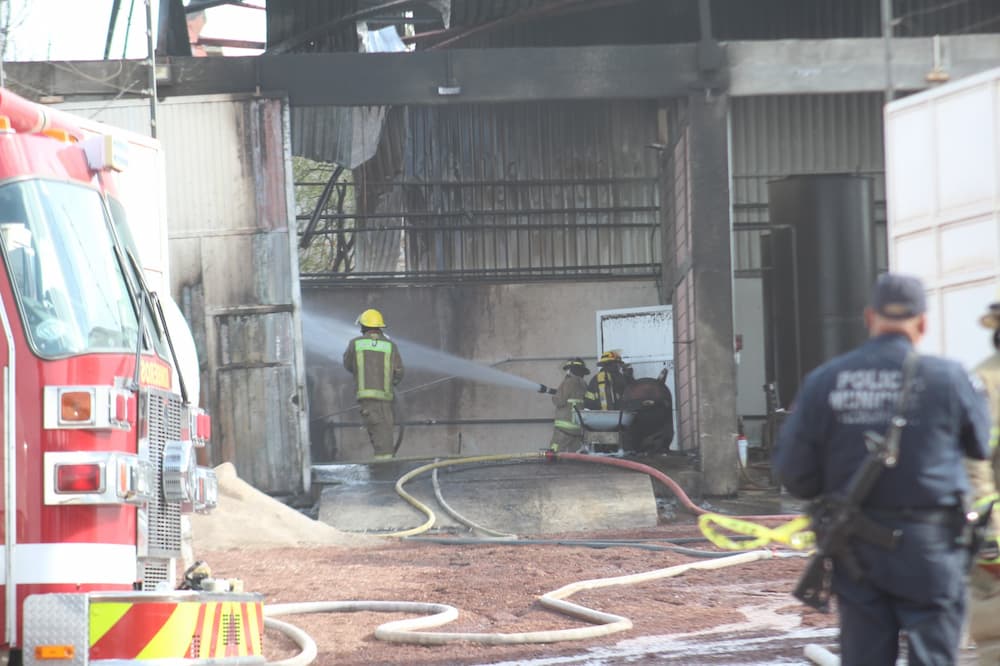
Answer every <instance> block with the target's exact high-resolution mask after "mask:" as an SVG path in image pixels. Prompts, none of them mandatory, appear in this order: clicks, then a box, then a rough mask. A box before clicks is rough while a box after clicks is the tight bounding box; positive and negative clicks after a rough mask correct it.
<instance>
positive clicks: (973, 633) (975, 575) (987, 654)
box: [969, 566, 1000, 666]
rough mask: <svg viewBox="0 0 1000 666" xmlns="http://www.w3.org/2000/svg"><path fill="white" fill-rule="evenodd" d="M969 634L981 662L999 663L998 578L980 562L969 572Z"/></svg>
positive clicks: (999, 597)
mask: <svg viewBox="0 0 1000 666" xmlns="http://www.w3.org/2000/svg"><path fill="white" fill-rule="evenodd" d="M969 637H970V638H971V639H972V640H973V641H975V643H976V658H977V660H978V662H979V663H980V664H990V665H991V666H993V665H995V664H998V663H1000V579H998V578H997V577H996V576H995V575H993V574H992V573H990V572H989V571H986V570H985V569H983V568H982V567H979V566H974V567H972V573H971V574H970V576H969Z"/></svg>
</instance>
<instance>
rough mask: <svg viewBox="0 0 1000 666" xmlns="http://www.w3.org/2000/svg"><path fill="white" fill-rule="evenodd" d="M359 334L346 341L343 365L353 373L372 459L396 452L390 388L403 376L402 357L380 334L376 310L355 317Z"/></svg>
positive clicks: (389, 456)
mask: <svg viewBox="0 0 1000 666" xmlns="http://www.w3.org/2000/svg"><path fill="white" fill-rule="evenodd" d="M355 323H357V324H358V325H359V326H361V335H359V336H358V337H356V338H354V339H353V340H351V341H350V342H349V343H348V344H347V350H346V351H345V352H344V367H345V368H347V371H348V372H350V373H351V374H352V375H354V381H355V384H356V386H357V398H358V406H359V407H360V408H361V420H362V421H363V422H364V424H365V428H367V430H368V438H369V439H370V440H371V443H372V447H373V448H374V449H375V459H376V460H384V459H388V458H392V456H393V455H394V454H395V451H394V447H393V441H392V429H393V426H394V425H395V422H394V419H393V414H392V401H393V398H394V396H393V392H392V389H393V387H394V386H395V385H396V384H398V383H399V382H400V381H402V379H403V359H402V357H401V356H400V355H399V349H398V348H397V346H396V344H395V343H394V342H392V341H391V340H389V338H387V337H386V336H385V334H384V333H382V329H383V328H385V320H384V319H382V313H381V312H379V311H378V310H365V311H364V312H362V313H361V316H360V317H358V319H357V322H355Z"/></svg>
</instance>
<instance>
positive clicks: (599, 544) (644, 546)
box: [406, 536, 750, 559]
mask: <svg viewBox="0 0 1000 666" xmlns="http://www.w3.org/2000/svg"><path fill="white" fill-rule="evenodd" d="M406 540H407V541H422V542H424V543H437V544H442V545H446V546H484V545H488V546H577V547H580V548H602V549H603V548H638V549H640V550H651V551H661V552H662V551H667V552H671V553H679V554H681V555H689V556H691V557H704V558H709V559H711V558H717V557H729V556H730V555H733V554H734V553H731V552H729V553H720V552H718V551H714V550H700V549H698V548H684V547H683V546H666V545H660V544H655V543H648V542H641V541H594V540H587V539H579V540H578V539H520V538H519V539H509V538H489V537H426V536H414V537H406ZM743 552H750V551H743Z"/></svg>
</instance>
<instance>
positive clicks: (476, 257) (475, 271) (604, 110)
mask: <svg viewBox="0 0 1000 666" xmlns="http://www.w3.org/2000/svg"><path fill="white" fill-rule="evenodd" d="M658 109H659V106H658V104H657V103H656V102H655V101H593V102H573V103H567V102H548V103H530V104H496V105H456V106H442V107H409V108H406V109H399V111H403V112H404V113H403V114H401V115H399V116H395V115H394V114H390V121H389V122H388V123H386V131H385V132H383V135H382V140H381V142H380V143H379V148H378V153H377V156H376V158H375V159H373V160H372V161H370V162H369V163H367V164H365V165H364V167H363V168H362V169H355V172H354V178H353V181H352V182H351V183H348V184H345V185H344V187H347V188H349V189H351V190H352V195H351V196H350V197H348V198H349V200H350V201H351V202H352V205H353V209H352V210H347V211H344V212H339V211H336V210H331V211H327V212H325V213H324V214H323V215H322V216H321V218H320V219H322V224H321V225H319V226H317V227H316V229H315V233H316V234H321V235H325V236H327V237H328V238H330V239H332V242H333V243H334V244H335V245H336V246H337V247H340V245H341V244H349V243H354V247H353V249H352V250H351V252H353V254H352V259H353V261H352V262H350V263H351V264H353V266H354V267H355V268H354V270H353V272H352V273H350V274H348V273H346V272H342V273H334V272H333V269H332V268H331V270H329V271H322V270H314V271H313V272H310V273H308V274H304V275H303V277H304V279H307V280H311V281H317V280H318V281H335V280H337V279H341V280H342V279H346V278H349V277H351V276H352V275H353V276H354V277H359V276H362V275H366V276H367V277H369V278H380V279H386V280H393V279H395V280H406V281H413V280H420V279H440V278H442V277H466V278H470V279H471V278H484V279H495V278H515V279H516V278H519V277H528V278H537V277H560V276H578V277H579V276H593V277H602V278H607V277H612V276H618V277H621V276H641V277H658V276H659V272H660V267H659V264H660V257H661V241H660V221H659V205H660V204H659V187H658V180H657V178H658V167H657V152H656V150H654V149H653V148H651V147H650V146H651V145H652V144H656V143H657V141H658V138H657V137H658ZM313 111H314V112H315V111H316V110H315V109H314V110H313ZM312 115H313V117H316V118H318V117H321V116H319V115H318V114H316V113H313V114H312ZM299 117H300V116H293V118H299ZM343 117H344V115H343V114H341V113H339V110H336V109H335V110H333V113H332V114H331V115H330V116H329V117H328V120H329V121H330V122H331V123H333V122H336V119H337V118H343ZM327 124H328V123H312V124H303V125H299V126H297V130H296V132H295V136H296V137H297V138H296V141H295V145H296V146H299V147H300V148H301V149H303V150H304V149H306V148H307V147H313V148H316V147H319V146H320V145H321V144H323V142H324V139H323V137H325V136H327V132H326V130H325V127H326V126H327ZM355 138H357V137H355ZM324 145H325V144H324ZM328 149H329V150H331V152H330V153H329V154H323V155H316V154H315V153H314V155H315V156H319V157H324V158H325V160H331V159H333V158H335V157H336V156H338V155H340V154H341V151H339V150H336V149H335V147H334V146H328ZM304 217H306V218H308V217H309V216H304ZM333 222H336V224H333ZM401 238H405V241H404V242H403V245H402V248H401V245H400V243H401Z"/></svg>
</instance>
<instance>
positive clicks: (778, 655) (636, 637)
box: [192, 466, 973, 666]
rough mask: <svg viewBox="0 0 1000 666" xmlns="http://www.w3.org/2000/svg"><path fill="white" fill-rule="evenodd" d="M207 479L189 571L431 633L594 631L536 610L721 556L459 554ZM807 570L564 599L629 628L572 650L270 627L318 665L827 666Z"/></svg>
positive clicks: (229, 476)
mask: <svg viewBox="0 0 1000 666" xmlns="http://www.w3.org/2000/svg"><path fill="white" fill-rule="evenodd" d="M216 471H217V473H218V475H219V478H220V498H219V507H218V508H217V509H216V510H215V511H214V512H212V514H210V515H207V516H202V515H196V516H194V517H193V520H192V522H193V534H194V540H193V541H194V552H195V556H196V558H197V559H201V560H204V561H206V562H207V563H208V564H209V565H210V567H211V569H212V572H213V574H214V576H215V577H217V578H240V579H242V580H243V581H244V583H245V588H246V590H247V591H248V592H256V593H260V594H262V595H263V596H264V603H265V606H267V605H274V604H282V603H292V602H307V601H407V602H423V603H442V604H448V605H450V606H453V607H455V608H457V609H458V611H459V615H458V619H457V620H455V621H454V622H451V623H450V624H446V625H443V626H440V627H437V628H434V629H431V631H442V632H477V633H487V632H488V633H507V634H509V633H515V632H529V631H540V630H554V629H569V628H579V627H587V626H591V625H588V624H587V623H586V622H584V621H582V620H579V619H575V618H572V617H569V616H566V615H562V614H559V613H556V612H554V611H552V610H549V609H547V608H545V607H543V606H542V605H541V604H540V602H539V601H538V598H539V597H540V596H541V595H543V594H545V593H547V592H551V591H553V590H556V589H558V588H560V587H562V586H564V585H568V584H571V583H576V582H579V581H587V580H593V579H602V578H610V577H620V576H625V575H631V574H639V573H644V572H650V571H655V570H660V569H664V568H667V567H671V566H674V565H679V564H685V563H690V562H710V561H714V560H710V559H709V558H705V557H695V556H693V555H692V554H691V553H689V552H686V551H685V549H692V548H694V549H699V551H700V552H703V553H704V552H712V553H722V552H723V551H720V550H719V549H717V548H715V547H713V546H711V545H710V544H708V543H707V542H705V541H703V540H698V539H697V538H698V537H700V536H701V534H700V532H699V531H698V528H697V525H696V524H695V522H694V518H693V516H690V515H688V514H686V513H683V512H678V513H677V514H676V516H675V518H673V519H670V520H669V521H666V522H663V524H661V525H659V526H658V527H655V528H649V529H644V530H635V531H629V532H615V533H607V532H603V533H596V532H588V533H586V534H567V535H558V536H559V539H560V540H567V541H568V540H574V539H575V540H587V541H591V542H594V541H608V540H619V541H631V542H641V543H642V544H644V545H645V547H643V548H640V547H637V546H635V545H634V543H633V544H632V545H627V544H621V545H616V546H614V547H603V548H595V547H590V546H586V545H582V544H570V545H555V544H520V545H513V544H511V545H507V544H498V543H477V544H462V545H458V544H442V543H436V542H431V541H428V540H426V538H425V537H419V538H417V539H399V538H389V537H376V536H363V535H354V534H347V533H344V532H341V531H339V530H336V529H334V528H332V527H330V526H329V525H326V524H324V523H320V522H318V521H315V520H312V519H311V518H309V517H307V516H306V515H304V514H303V513H300V512H298V511H296V510H294V509H292V508H290V507H288V506H286V505H284V504H282V503H281V502H279V501H277V500H275V499H273V498H270V497H268V496H267V495H264V494H263V493H261V492H259V491H257V490H256V489H254V488H252V487H251V486H250V485H249V484H246V483H245V482H243V481H242V480H240V479H239V478H238V477H237V476H236V474H235V471H234V470H233V469H232V467H231V466H222V467H220V468H217V470H216ZM661 522H662V521H661ZM439 536H440V538H447V536H446V535H439ZM421 538H424V539H425V540H420V539H421ZM547 538H548V539H555V537H553V536H552V535H548V536H547ZM692 538H694V539H695V540H693V541H690V539H692ZM677 540H680V541H681V542H680V543H678V542H677ZM654 549H655V550H654ZM679 549H680V550H679ZM775 552H780V551H775ZM785 552H786V553H787V552H789V551H785ZM805 564H806V560H805V559H803V558H801V557H794V558H789V557H776V558H773V559H766V560H761V561H756V562H750V563H745V564H739V565H736V566H729V567H725V568H721V569H716V570H690V571H686V572H684V573H683V574H681V575H679V576H676V577H670V578H659V579H657V580H649V581H647V582H642V583H639V584H631V585H616V586H611V587H603V588H601V589H591V590H585V591H581V592H578V593H577V594H574V595H572V596H570V597H568V598H567V600H568V601H571V602H573V603H576V604H581V605H583V606H586V607H588V608H593V609H597V610H600V611H604V612H607V613H614V614H616V615H621V616H625V617H627V618H629V619H630V620H631V621H632V623H633V627H632V628H631V629H629V630H627V631H622V632H620V633H615V634H611V635H607V636H604V637H600V638H592V639H587V640H582V641H563V642H557V643H546V644H524V645H482V644H472V643H467V642H466V643H448V644H444V645H427V646H422V645H417V644H410V643H392V642H385V641H382V640H379V639H376V638H375V636H374V632H375V630H376V628H377V627H378V626H379V625H381V624H383V623H386V622H390V621H395V620H400V619H404V618H407V617H415V616H414V615H410V614H403V613H376V612H371V611H358V612H337V613H315V614H299V615H294V616H281V617H280V618H279V619H281V620H283V621H287V622H290V623H292V624H294V625H296V626H298V627H300V628H301V629H303V630H304V631H306V632H307V633H308V634H309V635H310V636H311V637H312V638H313V639H314V640H315V641H316V643H317V646H318V657H317V659H316V661H315V662H313V663H316V664H337V665H338V666H352V665H361V664H365V665H369V664H376V665H377V664H383V665H393V666H396V665H411V664H412V665H418V664H446V665H450V664H454V665H466V664H505V666H506V665H514V664H535V665H539V666H540V665H541V664H587V665H590V666H593V665H598V664H626V663H628V664H649V663H671V664H699V665H700V664H706V665H707V664H779V663H780V664H807V663H809V662H808V661H807V659H806V658H805V656H804V653H803V650H804V647H805V646H806V645H807V644H810V643H815V644H818V645H821V646H823V647H825V648H827V649H830V650H833V651H835V650H836V635H837V634H836V615H834V614H823V613H819V612H817V611H814V610H812V609H810V608H808V607H805V606H803V605H802V604H800V603H799V602H798V601H797V600H796V599H795V598H794V597H792V596H791V590H792V589H793V587H794V585H795V582H796V581H797V579H798V577H799V574H800V573H801V571H802V569H803V568H804V566H805ZM967 652H968V651H967ZM297 653H298V648H297V647H296V646H295V644H294V643H293V642H292V641H291V640H290V639H288V638H287V637H285V636H284V635H283V634H281V633H279V632H277V631H272V630H268V631H266V633H265V655H266V656H267V658H268V660H269V661H275V660H279V659H286V658H289V657H292V656H294V655H295V654H297ZM968 657H969V655H968V654H965V655H963V660H962V661H961V663H962V664H967V663H973V661H971V660H970V659H969V658H968Z"/></svg>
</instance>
